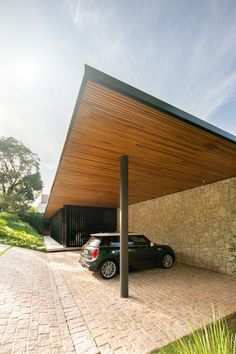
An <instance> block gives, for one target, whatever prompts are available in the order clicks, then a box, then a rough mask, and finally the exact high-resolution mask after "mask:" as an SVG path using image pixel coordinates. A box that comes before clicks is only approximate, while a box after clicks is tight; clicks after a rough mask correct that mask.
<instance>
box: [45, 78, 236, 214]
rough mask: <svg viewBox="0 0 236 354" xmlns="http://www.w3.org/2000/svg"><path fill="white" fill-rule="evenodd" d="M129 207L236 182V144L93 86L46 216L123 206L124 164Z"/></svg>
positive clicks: (78, 109) (63, 159)
mask: <svg viewBox="0 0 236 354" xmlns="http://www.w3.org/2000/svg"><path fill="white" fill-rule="evenodd" d="M123 154H127V155H128V156H129V204H133V203H137V202H140V201H144V200H148V199H152V198H156V197H161V196H163V195H167V194H171V193H175V192H179V191H183V190H186V189H190V188H194V187H197V186H201V185H204V184H208V183H212V182H216V181H219V180H223V179H226V178H229V177H233V176H236V144H235V143H234V142H233V141H230V140H229V139H224V138H222V137H221V136H217V135H216V134H212V133H211V132H209V131H206V130H204V129H201V128H200V127H197V126H194V125H191V124H189V123H186V122H185V121H182V120H180V119H177V118H175V117H173V116H171V115H169V114H167V113H163V112H161V111H159V110H157V109H156V108H153V107H151V106H149V105H146V104H144V103H141V102H139V101H137V100H135V99H133V98H131V97H129V96H127V95H124V94H122V93H119V92H118V91H115V90H113V89H111V88H109V87H106V86H105V85H102V84H99V83H97V82H93V81H90V80H87V81H86V83H85V85H84V89H83V93H82V96H81V97H80V102H79V104H77V107H76V109H75V113H74V118H73V121H72V123H71V127H70V130H69V133H68V136H67V140H66V143H65V147H64V150H63V153H62V156H61V160H60V163H59V167H58V170H57V174H56V177H55V180H54V184H53V188H52V190H51V194H50V198H49V203H48V206H47V209H46V213H45V217H46V218H50V217H52V216H53V215H54V214H55V213H56V212H57V211H58V210H59V209H60V208H62V207H63V206H64V205H82V206H100V207H119V158H120V156H121V155H123Z"/></svg>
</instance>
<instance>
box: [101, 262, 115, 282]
mask: <svg viewBox="0 0 236 354" xmlns="http://www.w3.org/2000/svg"><path fill="white" fill-rule="evenodd" d="M116 273H117V265H116V263H115V262H114V261H112V260H110V259H109V260H106V261H104V262H102V264H101V265H100V267H99V275H100V276H101V277H102V278H104V279H111V278H113V277H114V276H115V275H116Z"/></svg>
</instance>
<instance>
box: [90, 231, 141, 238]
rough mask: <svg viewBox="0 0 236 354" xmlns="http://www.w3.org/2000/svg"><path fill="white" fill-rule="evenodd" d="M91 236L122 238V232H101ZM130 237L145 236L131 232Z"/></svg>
mask: <svg viewBox="0 0 236 354" xmlns="http://www.w3.org/2000/svg"><path fill="white" fill-rule="evenodd" d="M91 236H96V237H104V236H120V232H101V233H97V234H91ZM129 236H144V234H143V233H141V232H140V233H137V232H129Z"/></svg>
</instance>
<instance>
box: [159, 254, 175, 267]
mask: <svg viewBox="0 0 236 354" xmlns="http://www.w3.org/2000/svg"><path fill="white" fill-rule="evenodd" d="M173 263H174V258H173V256H172V255H171V254H169V253H167V254H165V255H164V256H163V257H162V259H161V266H162V268H165V269H169V268H171V267H172V265H173Z"/></svg>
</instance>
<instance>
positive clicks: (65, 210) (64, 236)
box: [62, 206, 70, 247]
mask: <svg viewBox="0 0 236 354" xmlns="http://www.w3.org/2000/svg"><path fill="white" fill-rule="evenodd" d="M63 209H64V218H63V219H62V220H63V221H64V230H63V231H64V232H63V246H66V247H68V246H70V245H69V240H68V232H67V217H68V215H67V207H66V206H64V208H63Z"/></svg>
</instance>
